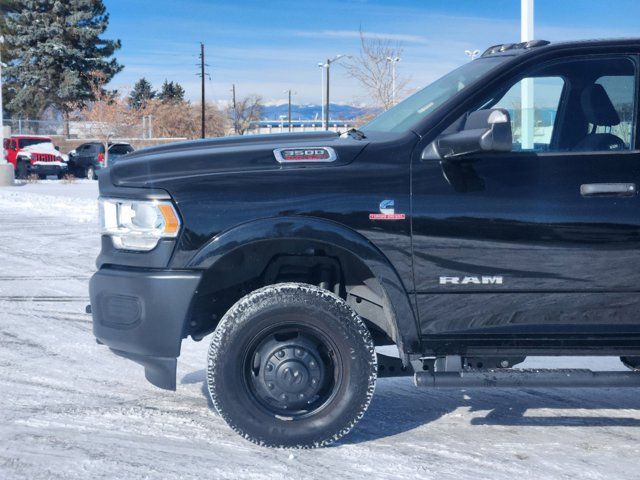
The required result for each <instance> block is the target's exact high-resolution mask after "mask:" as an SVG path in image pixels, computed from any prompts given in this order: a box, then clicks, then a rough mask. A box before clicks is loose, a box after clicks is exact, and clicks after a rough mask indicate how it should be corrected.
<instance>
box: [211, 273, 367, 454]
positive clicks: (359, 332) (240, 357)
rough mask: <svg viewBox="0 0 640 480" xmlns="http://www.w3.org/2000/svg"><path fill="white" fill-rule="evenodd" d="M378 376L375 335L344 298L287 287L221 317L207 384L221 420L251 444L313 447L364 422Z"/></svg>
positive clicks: (247, 300)
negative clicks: (362, 420) (372, 337)
mask: <svg viewBox="0 0 640 480" xmlns="http://www.w3.org/2000/svg"><path fill="white" fill-rule="evenodd" d="M376 372H377V363H376V353H375V348H374V345H373V340H372V339H371V334H370V333H369V330H368V329H367V327H366V325H365V324H364V322H363V321H362V320H361V319H360V317H358V315H356V313H355V312H354V311H353V310H352V309H351V307H349V306H348V305H347V303H346V302H345V301H343V300H342V299H340V298H338V297H336V296H335V295H333V294H332V293H330V292H328V291H326V290H323V289H321V288H318V287H315V286H313V285H306V284H301V283H281V284H277V285H272V286H268V287H264V288H261V289H259V290H256V291H255V292H253V293H251V294H249V295H247V296H245V297H244V298H242V299H241V300H240V301H238V302H237V303H236V304H235V305H234V306H233V307H231V309H230V310H229V311H228V312H227V313H226V315H225V316H224V317H223V318H222V320H221V321H220V324H219V325H218V327H217V329H216V331H215V333H214V335H213V339H212V340H211V346H210V347H209V362H208V372H207V381H208V385H209V394H210V395H211V400H212V401H213V404H214V406H215V407H216V409H217V410H218V412H219V413H220V415H221V416H222V418H224V420H225V421H226V422H227V424H229V426H230V427H231V428H232V429H234V430H235V431H236V432H238V433H239V434H240V435H242V436H243V437H244V438H246V439H247V440H250V441H252V442H254V443H257V444H259V445H263V446H268V447H289V448H291V447H293V448H313V447H321V446H324V445H328V444H330V443H332V442H334V441H336V440H338V439H339V438H340V437H342V436H343V435H346V434H347V433H348V432H349V431H350V430H351V429H352V428H353V427H354V426H355V424H356V423H357V422H358V421H359V420H360V419H361V418H362V416H363V415H364V413H365V411H366V410H367V407H368V406H369V402H370V401H371V397H372V396H373V391H374V389H375V383H376Z"/></svg>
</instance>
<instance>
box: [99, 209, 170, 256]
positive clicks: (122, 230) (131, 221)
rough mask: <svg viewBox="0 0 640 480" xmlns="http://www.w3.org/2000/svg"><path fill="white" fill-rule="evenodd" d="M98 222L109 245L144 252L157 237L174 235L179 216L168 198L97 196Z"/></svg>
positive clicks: (154, 245) (151, 245)
mask: <svg viewBox="0 0 640 480" xmlns="http://www.w3.org/2000/svg"><path fill="white" fill-rule="evenodd" d="M99 201H100V225H101V227H102V233H103V234H105V235H109V236H110V237H111V239H112V241H113V246H114V247H115V248H118V249H121V250H136V251H143V252H148V251H149V250H153V249H154V248H155V247H156V245H158V242H159V241H160V239H161V238H174V237H176V236H177V235H178V232H179V231H180V218H179V217H178V214H177V213H176V210H175V208H174V207H173V204H172V203H171V202H167V201H158V200H125V199H115V198H100V200H99Z"/></svg>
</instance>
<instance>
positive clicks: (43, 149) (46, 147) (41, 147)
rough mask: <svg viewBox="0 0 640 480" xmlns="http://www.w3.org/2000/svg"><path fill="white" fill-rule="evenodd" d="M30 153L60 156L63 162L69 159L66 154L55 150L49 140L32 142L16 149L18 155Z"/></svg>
mask: <svg viewBox="0 0 640 480" xmlns="http://www.w3.org/2000/svg"><path fill="white" fill-rule="evenodd" d="M32 153H40V154H44V155H54V156H55V157H57V158H60V159H61V160H62V161H63V162H66V161H67V160H68V159H69V158H68V157H67V155H64V154H62V153H60V152H59V151H58V150H56V149H55V147H54V146H53V143H51V142H42V143H34V144H33V145H29V146H28V147H23V148H21V149H20V150H19V151H18V155H20V154H22V155H26V156H30V155H31V154H32Z"/></svg>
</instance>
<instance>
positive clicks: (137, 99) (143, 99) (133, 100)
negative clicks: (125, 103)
mask: <svg viewBox="0 0 640 480" xmlns="http://www.w3.org/2000/svg"><path fill="white" fill-rule="evenodd" d="M156 95H157V93H156V91H155V90H154V89H153V87H152V86H151V84H150V83H149V82H148V81H147V79H146V78H144V77H142V78H141V79H140V80H138V81H137V82H136V84H135V85H134V86H133V90H131V93H130V94H129V106H130V107H131V108H135V109H136V110H139V109H140V108H143V107H144V106H145V105H146V104H147V102H148V101H149V100H153V99H154V98H155V97H156Z"/></svg>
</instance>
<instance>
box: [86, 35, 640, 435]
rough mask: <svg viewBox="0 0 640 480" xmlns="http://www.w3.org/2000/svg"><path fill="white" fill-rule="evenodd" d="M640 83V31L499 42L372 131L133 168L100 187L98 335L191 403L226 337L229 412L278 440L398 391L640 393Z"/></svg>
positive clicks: (209, 148)
mask: <svg viewBox="0 0 640 480" xmlns="http://www.w3.org/2000/svg"><path fill="white" fill-rule="evenodd" d="M639 67H640V40H634V39H627V40H608V41H600V40H599V41H587V42H572V43H558V44H549V42H545V41H532V42H526V43H519V44H505V45H496V46H493V47H491V48H489V49H488V50H487V51H486V52H484V54H483V55H482V56H481V57H480V58H478V59H476V60H474V61H471V62H469V63H467V64H465V65H463V66H461V67H460V68H458V69H456V70H454V71H452V72H451V73H449V74H447V75H445V76H444V77H442V78H441V79H439V80H437V81H435V82H434V83H432V84H431V85H429V86H427V87H426V88H424V89H423V90H421V91H419V92H418V93H416V94H415V95H413V96H411V97H409V98H408V99H406V100H405V101H403V102H402V103H400V104H398V105H397V106H395V107H394V108H392V109H390V110H388V111H386V112H384V113H382V114H381V115H380V116H379V117H377V118H376V119H374V120H373V121H371V122H370V123H369V124H367V125H365V126H364V127H362V128H361V130H351V131H348V132H344V133H342V134H337V133H332V132H321V133H301V134H282V135H272V136H246V137H231V138H224V139H212V140H202V141H194V142H187V143H178V144H172V145H166V146H161V147H154V148H148V149H145V150H142V151H138V152H135V153H132V154H129V158H130V160H129V161H127V162H122V163H119V164H117V165H115V166H113V167H112V168H111V169H109V170H108V171H104V172H101V173H100V174H99V185H100V195H101V217H102V228H103V233H102V251H101V253H100V256H99V257H98V260H97V266H98V272H97V273H96V274H95V275H94V276H93V278H92V280H91V285H90V291H91V292H90V293H91V306H90V311H92V314H93V322H94V323H93V325H94V333H95V336H96V337H97V340H98V342H99V343H101V344H105V345H107V346H108V347H110V348H111V349H112V350H113V351H114V352H115V353H117V354H119V355H122V356H125V357H127V358H130V359H132V360H134V361H136V362H138V363H140V364H142V365H144V367H145V372H146V377H147V379H148V380H149V381H150V382H151V383H153V384H154V385H156V386H158V387H161V388H166V389H175V388H176V359H177V357H178V356H179V354H180V347H181V343H182V340H183V339H184V338H187V337H192V338H193V339H194V340H200V339H202V338H204V337H205V336H207V335H209V334H211V333H213V336H212V340H211V346H210V350H209V360H208V370H207V382H208V387H209V392H210V395H211V399H212V401H213V404H214V405H215V407H216V408H217V410H218V411H219V412H220V414H221V416H222V417H223V418H224V419H225V420H226V421H227V423H228V424H229V425H230V426H231V427H232V428H233V429H234V430H236V431H237V432H238V433H240V434H241V435H243V436H244V437H245V438H247V439H249V440H251V441H253V442H256V443H259V444H261V445H268V446H286V447H313V446H322V445H326V444H328V443H330V442H332V441H335V440H337V439H338V438H340V437H341V436H343V435H344V434H346V433H348V432H349V430H350V429H351V428H352V427H353V426H354V425H355V424H356V422H357V421H358V420H359V419H360V418H361V417H362V416H363V414H364V412H365V410H366V409H367V406H368V405H369V402H370V400H371V397H372V395H373V391H374V386H375V383H376V378H377V377H381V376H394V375H414V378H415V383H416V384H417V385H418V386H427V387H452V388H467V387H473V386H482V387H489V386H495V387H520V386H522V387H529V386H571V387H584V386H607V387H614V386H619V387H625V386H639V385H640V374H639V373H637V372H634V371H633V370H636V369H638V368H639V367H640V315H639V314H638V313H639V311H640V286H639V285H640V198H638V195H637V186H638V185H639V184H640V151H639V150H638V92H639V90H638V72H639ZM384 345H396V346H397V350H398V353H399V356H398V357H394V356H386V355H381V354H380V353H379V352H377V351H376V347H379V346H384ZM378 350H379V349H378ZM528 355H609V356H611V355H615V356H619V357H621V360H622V362H623V363H624V364H625V365H627V366H628V367H629V368H630V370H629V371H624V370H623V371H616V372H592V371H590V370H571V371H565V370H562V371H555V370H547V371H544V370H536V371H530V370H525V369H514V368H512V367H513V366H514V365H517V364H519V363H521V362H522V361H523V360H524V359H525V357H526V356H528Z"/></svg>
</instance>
